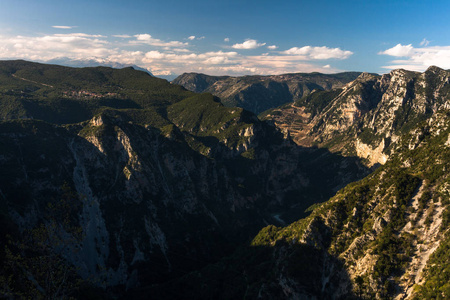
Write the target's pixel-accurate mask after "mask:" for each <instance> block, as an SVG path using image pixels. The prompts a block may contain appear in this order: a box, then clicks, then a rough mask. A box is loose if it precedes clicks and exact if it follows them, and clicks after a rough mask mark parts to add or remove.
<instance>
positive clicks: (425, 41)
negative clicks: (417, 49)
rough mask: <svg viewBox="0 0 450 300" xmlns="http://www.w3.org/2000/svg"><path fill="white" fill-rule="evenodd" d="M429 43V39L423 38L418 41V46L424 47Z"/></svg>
mask: <svg viewBox="0 0 450 300" xmlns="http://www.w3.org/2000/svg"><path fill="white" fill-rule="evenodd" d="M429 44H430V41H428V40H427V39H425V38H424V39H423V40H422V41H421V42H420V46H424V47H426V46H428V45H429Z"/></svg>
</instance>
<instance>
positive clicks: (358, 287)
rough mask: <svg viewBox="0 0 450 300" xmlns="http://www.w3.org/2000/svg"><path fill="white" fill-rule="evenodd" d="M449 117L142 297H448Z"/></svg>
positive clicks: (434, 120) (429, 123)
mask: <svg viewBox="0 0 450 300" xmlns="http://www.w3.org/2000/svg"><path fill="white" fill-rule="evenodd" d="M449 114H450V113H449V111H448V110H440V111H438V112H436V113H435V114H433V116H432V117H431V118H429V119H428V120H426V121H423V122H420V123H418V124H417V125H416V126H414V127H413V128H411V129H410V130H409V131H408V132H407V133H405V134H404V135H402V136H401V137H400V138H399V140H398V142H397V143H396V145H397V146H396V148H395V149H394V150H393V152H392V153H393V154H392V155H391V156H390V158H389V159H388V161H387V162H386V163H385V164H384V165H383V166H381V167H379V168H378V169H377V170H376V171H375V172H373V173H372V174H371V175H369V176H367V177H366V178H364V179H363V180H361V181H358V182H355V183H352V184H349V185H348V186H346V187H345V188H344V189H342V190H340V191H339V192H338V193H337V194H336V196H334V197H333V198H331V199H330V200H329V201H327V202H325V203H323V204H322V205H319V206H317V207H316V208H315V209H314V211H313V213H312V214H311V215H310V216H309V217H307V218H305V219H301V220H299V221H297V222H294V223H292V224H291V225H289V226H287V227H275V226H272V225H271V226H268V227H266V228H264V229H263V230H261V231H260V233H259V234H258V235H257V236H256V237H255V238H254V239H253V241H252V242H251V243H250V244H249V245H248V246H247V247H245V248H242V249H240V250H239V251H237V252H236V253H235V254H234V255H233V256H230V257H228V258H227V259H224V260H222V261H220V262H219V263H216V264H214V265H211V266H208V267H207V268H204V269H203V270H201V271H200V272H196V273H191V274H188V275H186V276H185V277H183V278H182V279H179V280H175V281H172V282H169V283H166V285H165V286H164V288H161V287H158V286H155V287H153V288H151V289H149V290H148V291H149V292H151V293H156V294H158V293H159V294H161V295H162V296H167V297H169V298H170V297H171V295H168V294H166V293H164V291H165V290H167V286H170V287H171V288H172V289H175V290H177V291H178V293H179V294H178V297H179V296H180V295H184V297H181V298H185V299H188V298H189V297H192V296H193V295H200V296H199V297H198V298H203V299H208V298H219V299H220V298H222V299H237V298H261V299H274V298H286V299H447V298H448V297H449V296H450V285H449V282H450V281H449V280H450V275H449V274H450V273H449V270H450V261H449V245H450V231H449V226H450V190H449V182H450V181H449V180H450V178H449V175H448V172H447V171H448V168H449V167H450V149H449V145H450V143H449V136H450V119H449ZM417 137H420V138H419V139H418V138H417ZM187 286H189V287H190V288H189V289H188V288H186V287H187ZM199 286H203V288H201V289H195V288H192V287H199ZM204 287H211V288H210V289H208V288H204ZM148 291H140V292H141V293H142V292H148ZM143 294H144V295H146V294H145V293H143Z"/></svg>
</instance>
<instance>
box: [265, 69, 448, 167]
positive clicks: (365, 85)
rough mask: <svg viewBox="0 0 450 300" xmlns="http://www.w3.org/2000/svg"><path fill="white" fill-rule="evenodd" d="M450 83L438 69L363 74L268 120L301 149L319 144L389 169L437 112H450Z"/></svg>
mask: <svg viewBox="0 0 450 300" xmlns="http://www.w3.org/2000/svg"><path fill="white" fill-rule="evenodd" d="M449 78H450V72H448V71H445V70H442V69H440V68H437V67H430V68H429V69H428V70H427V71H425V72H424V73H419V72H411V71H406V70H401V69H399V70H393V71H391V72H390V73H388V74H385V75H382V76H375V75H371V74H367V73H363V74H361V75H360V76H359V77H358V78H357V79H356V80H354V81H353V82H350V83H348V84H347V85H345V86H344V87H343V88H342V89H339V90H335V91H330V92H328V93H326V92H316V93H313V94H311V95H310V96H308V97H306V98H304V99H302V100H301V101H298V102H297V104H294V105H291V106H289V107H280V108H278V109H274V110H273V111H269V112H268V113H266V114H264V115H262V118H263V119H269V120H273V121H274V123H275V125H276V126H278V127H279V128H280V129H282V130H284V131H285V132H290V135H291V137H292V139H293V140H294V141H295V142H297V143H298V144H300V145H304V146H311V145H317V144H318V145H320V146H325V147H327V148H329V149H331V150H332V151H339V152H342V153H344V154H346V155H357V156H358V157H361V158H363V159H364V160H365V162H366V165H368V166H373V165H375V164H384V163H385V162H386V160H387V158H388V157H389V156H390V155H391V153H392V151H393V149H395V147H396V146H397V145H398V142H399V140H400V136H401V135H403V134H405V133H407V132H408V131H409V130H410V129H412V128H413V127H414V126H415V125H416V124H417V123H418V122H421V121H424V120H426V119H428V118H430V117H431V116H432V114H433V113H435V112H436V111H439V110H442V109H448V105H449V104H448V97H449V96H450V88H449V87H450V85H449V80H450V79H449ZM292 109H295V110H296V111H297V112H298V113H296V114H293V113H292ZM305 113H310V115H307V114H305ZM412 134H413V133H412ZM417 138H419V135H417ZM412 147H413V146H412Z"/></svg>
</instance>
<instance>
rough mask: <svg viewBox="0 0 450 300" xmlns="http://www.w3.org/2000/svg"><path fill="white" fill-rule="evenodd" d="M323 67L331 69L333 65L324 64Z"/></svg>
mask: <svg viewBox="0 0 450 300" xmlns="http://www.w3.org/2000/svg"><path fill="white" fill-rule="evenodd" d="M323 68H324V69H330V68H331V66H330V65H325V66H323Z"/></svg>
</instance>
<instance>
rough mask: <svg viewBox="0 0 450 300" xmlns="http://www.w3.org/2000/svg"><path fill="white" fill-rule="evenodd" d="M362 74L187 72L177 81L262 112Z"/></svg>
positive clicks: (227, 101)
mask: <svg viewBox="0 0 450 300" xmlns="http://www.w3.org/2000/svg"><path fill="white" fill-rule="evenodd" d="M359 74H360V73H358V72H347V73H339V74H320V73H311V74H303V73H298V74H284V75H272V76H244V77H229V76H208V75H204V74H196V73H186V74H183V75H180V76H179V77H177V78H176V79H175V80H174V81H172V83H173V84H178V85H181V86H183V87H185V88H186V89H188V90H190V91H194V92H198V93H204V92H207V93H211V94H213V95H215V96H217V97H219V98H220V99H221V101H222V103H223V104H224V105H226V106H237V107H242V108H244V109H246V110H249V111H251V112H253V113H255V114H259V113H261V112H263V111H265V110H268V109H270V108H274V107H277V106H280V105H283V104H286V103H291V102H293V101H296V100H299V99H301V98H302V97H303V96H307V95H309V94H310V93H311V92H313V91H315V90H320V91H322V90H331V89H333V88H339V87H342V86H344V85H345V84H346V83H348V82H350V81H352V80H354V79H355V78H356V77H357V76H358V75H359Z"/></svg>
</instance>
